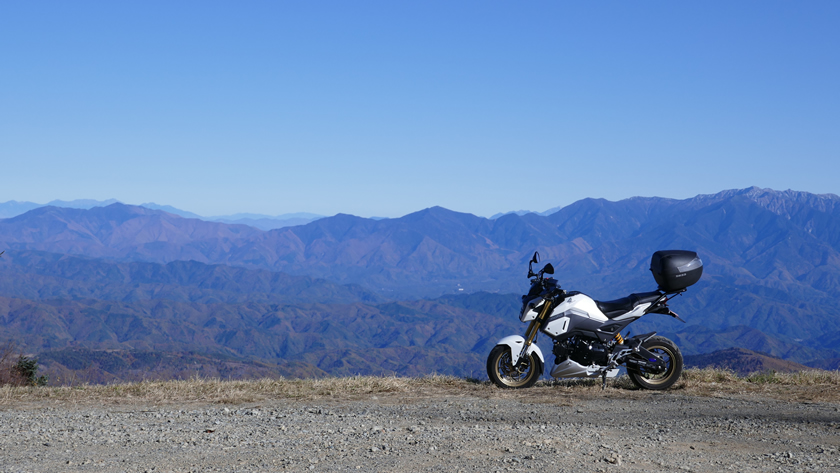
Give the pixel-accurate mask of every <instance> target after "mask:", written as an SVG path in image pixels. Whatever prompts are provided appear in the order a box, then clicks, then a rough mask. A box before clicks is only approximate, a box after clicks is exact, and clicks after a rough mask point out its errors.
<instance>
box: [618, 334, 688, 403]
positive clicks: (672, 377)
mask: <svg viewBox="0 0 840 473" xmlns="http://www.w3.org/2000/svg"><path fill="white" fill-rule="evenodd" d="M642 347H643V348H645V349H646V350H648V351H650V352H652V353H655V354H656V355H658V356H660V357H661V358H662V359H663V360H665V365H666V366H667V367H668V368H667V369H666V370H665V372H664V373H661V374H653V373H646V372H645V371H644V370H638V369H633V368H627V375H628V376H630V380H631V381H633V384H635V385H636V386H638V387H640V388H642V389H654V390H663V389H668V388H670V387H671V386H673V385H674V383H676V382H677V380H678V379H680V375H681V374H682V370H683V357H682V353H680V349H679V348H677V346H676V345H675V344H674V342H672V341H671V340H668V339H667V338H665V337H652V338H650V339H649V340H647V341H646V342H644V343H642Z"/></svg>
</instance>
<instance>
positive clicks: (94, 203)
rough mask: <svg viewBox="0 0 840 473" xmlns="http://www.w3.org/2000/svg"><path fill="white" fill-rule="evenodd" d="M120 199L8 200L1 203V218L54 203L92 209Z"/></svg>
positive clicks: (53, 204)
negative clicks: (39, 201) (42, 201)
mask: <svg viewBox="0 0 840 473" xmlns="http://www.w3.org/2000/svg"><path fill="white" fill-rule="evenodd" d="M118 202H119V201H118V200H116V199H108V200H91V199H78V200H69V201H67V200H53V201H52V202H49V203H47V204H36V203H35V202H18V201H15V200H10V201H8V202H3V203H0V218H11V217H16V216H18V215H21V214H23V213H26V212H28V211H30V210H32V209H37V208H39V207H45V206H47V205H52V206H55V207H67V208H71V209H91V208H93V207H105V206H106V205H111V204H115V203H118Z"/></svg>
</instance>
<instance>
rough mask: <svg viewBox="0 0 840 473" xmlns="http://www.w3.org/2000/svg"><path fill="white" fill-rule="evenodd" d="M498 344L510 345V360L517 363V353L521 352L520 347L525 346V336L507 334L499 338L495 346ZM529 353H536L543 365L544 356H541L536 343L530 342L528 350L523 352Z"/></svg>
mask: <svg viewBox="0 0 840 473" xmlns="http://www.w3.org/2000/svg"><path fill="white" fill-rule="evenodd" d="M499 345H507V346H509V347H510V360H511V361H512V362H513V364H514V365H515V364H517V363H519V354H520V353H521V352H522V347H523V346H525V338H524V337H522V336H520V335H509V336H507V337H505V338H503V339H501V340H499V343H497V344H496V346H499ZM531 353H536V354H537V356H538V357H539V358H540V361H541V362H542V364H543V366H545V358H543V354H542V350H540V347H538V346H537V344H536V343H532V344H531V346H530V347H528V351H526V352H525V354H526V355H529V354H531Z"/></svg>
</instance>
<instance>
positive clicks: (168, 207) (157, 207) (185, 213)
mask: <svg viewBox="0 0 840 473" xmlns="http://www.w3.org/2000/svg"><path fill="white" fill-rule="evenodd" d="M59 207H60V206H59ZM140 207H145V208H147V209H152V210H163V211H164V212H169V213H171V214H175V215H177V216H179V217H184V218H198V219H201V220H207V219H206V218H204V217H202V216H201V215H198V214H194V213H192V212H188V211H186V210H181V209H177V208H175V207H173V206H171V205H158V204H156V203H154V202H146V203H145V204H140Z"/></svg>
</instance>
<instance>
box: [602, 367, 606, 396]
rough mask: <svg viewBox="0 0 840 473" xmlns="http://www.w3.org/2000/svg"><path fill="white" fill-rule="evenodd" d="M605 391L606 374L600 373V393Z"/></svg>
mask: <svg viewBox="0 0 840 473" xmlns="http://www.w3.org/2000/svg"><path fill="white" fill-rule="evenodd" d="M604 389H607V372H606V371H604V372H603V373H601V391H603V390H604Z"/></svg>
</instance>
